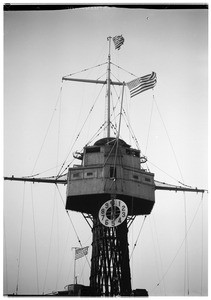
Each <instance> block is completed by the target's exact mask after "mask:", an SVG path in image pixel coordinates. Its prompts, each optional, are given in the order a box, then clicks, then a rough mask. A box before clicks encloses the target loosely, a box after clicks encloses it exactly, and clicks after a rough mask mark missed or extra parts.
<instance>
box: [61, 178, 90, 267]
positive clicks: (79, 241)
mask: <svg viewBox="0 0 211 300" xmlns="http://www.w3.org/2000/svg"><path fill="white" fill-rule="evenodd" d="M56 187H57V190H58V192H59V196H60V199H61V201H62V203H63V205H64V207H65V203H64V200H63V197H62V195H61V192H60V190H59V187H58V185H57V184H56ZM66 213H67V216H68V218H69V220H70V223H71V225H72V227H73V230H74V232H75V235H76V237H77V240H78V243H79V244H80V246H81V248H83V245H82V243H81V240H80V238H79V235H78V233H77V231H76V228H75V226H74V224H73V221H72V219H71V217H70V214H69V211H68V210H66ZM85 257H86V255H85ZM86 259H87V257H86ZM87 263H88V265H89V267H91V266H90V263H89V261H88V260H87Z"/></svg>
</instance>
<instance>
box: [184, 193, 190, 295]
mask: <svg viewBox="0 0 211 300" xmlns="http://www.w3.org/2000/svg"><path fill="white" fill-rule="evenodd" d="M183 196H184V218H185V232H186V231H187V201H186V194H185V192H183ZM186 280H187V292H188V296H189V293H190V291H189V258H188V236H187V238H186V239H185V263H184V296H185V294H186Z"/></svg>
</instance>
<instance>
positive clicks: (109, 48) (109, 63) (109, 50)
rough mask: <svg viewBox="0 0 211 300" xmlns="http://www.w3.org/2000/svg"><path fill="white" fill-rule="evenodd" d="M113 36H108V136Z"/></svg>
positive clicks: (108, 129) (108, 133)
mask: <svg viewBox="0 0 211 300" xmlns="http://www.w3.org/2000/svg"><path fill="white" fill-rule="evenodd" d="M111 38H112V37H111V36H109V37H107V40H108V67H107V137H110V93H111V92H110V82H111V78H110V73H111V54H110V52H111Z"/></svg>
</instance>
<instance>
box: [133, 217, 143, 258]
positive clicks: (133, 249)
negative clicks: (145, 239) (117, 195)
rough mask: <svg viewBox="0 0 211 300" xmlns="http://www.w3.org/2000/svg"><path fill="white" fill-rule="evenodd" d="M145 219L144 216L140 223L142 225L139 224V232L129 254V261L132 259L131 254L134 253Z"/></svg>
mask: <svg viewBox="0 0 211 300" xmlns="http://www.w3.org/2000/svg"><path fill="white" fill-rule="evenodd" d="M146 217H147V216H146V215H145V216H144V219H143V222H142V224H141V227H140V230H139V233H138V236H137V239H136V241H135V243H134V245H133V249H132V252H131V255H130V259H129V260H131V257H132V255H133V252H134V250H135V247H136V246H137V243H138V239H139V237H140V234H141V231H142V229H143V226H144V223H145V220H146Z"/></svg>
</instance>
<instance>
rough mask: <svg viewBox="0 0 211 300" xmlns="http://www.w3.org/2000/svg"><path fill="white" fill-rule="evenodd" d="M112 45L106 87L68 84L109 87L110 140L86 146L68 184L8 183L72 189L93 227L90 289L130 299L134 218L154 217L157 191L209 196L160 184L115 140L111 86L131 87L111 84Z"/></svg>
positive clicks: (73, 200)
mask: <svg viewBox="0 0 211 300" xmlns="http://www.w3.org/2000/svg"><path fill="white" fill-rule="evenodd" d="M107 40H108V44H109V45H108V46H109V51H108V64H107V79H106V80H105V81H103V80H91V79H77V78H67V77H63V78H62V79H63V80H70V81H75V82H85V83H96V84H107V137H106V138H102V139H100V140H98V141H96V142H95V143H94V145H92V146H85V147H84V149H83V151H82V153H80V155H79V156H78V157H77V158H78V159H79V160H80V161H81V164H80V165H75V166H73V167H70V168H69V169H68V174H67V177H66V178H64V176H63V177H58V176H55V177H54V178H52V177H51V178H32V177H31V178H29V177H21V178H18V177H14V176H12V177H5V178H4V179H5V180H18V181H31V182H45V183H54V184H59V183H60V184H67V193H66V209H67V210H73V211H77V212H81V213H82V214H83V215H84V216H85V217H86V218H87V219H88V220H91V222H92V226H91V227H92V258H91V274H90V287H91V288H92V290H93V291H94V292H95V295H97V296H117V295H120V296H130V295H131V294H132V287H131V274H130V261H129V249H128V235H127V234H128V229H129V226H130V225H131V223H132V222H133V220H134V218H135V217H136V216H138V215H148V214H150V213H151V211H152V209H153V206H154V203H155V190H174V191H189V192H202V193H203V192H204V191H205V190H202V189H194V188H188V187H178V186H173V185H168V184H164V183H158V182H156V181H155V180H154V174H153V173H151V172H149V171H146V170H145V169H143V168H142V167H141V163H142V160H141V159H142V157H141V155H140V150H137V149H134V148H131V146H130V145H128V144H127V143H126V142H125V141H123V140H121V139H119V132H118V134H117V137H111V132H110V128H111V126H110V125H111V124H110V94H111V91H110V89H111V85H119V86H122V88H123V91H124V85H125V83H124V82H113V81H112V80H111V55H110V48H111V40H112V38H111V37H110V36H109V37H108V38H107ZM122 97H123V92H122ZM121 105H122V104H121ZM120 120H121V119H120ZM119 131H120V123H119ZM139 291H140V290H139ZM137 293H138V292H137ZM136 295H138V294H136ZM139 295H141V294H139ZM144 295H147V293H145V294H144Z"/></svg>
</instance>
